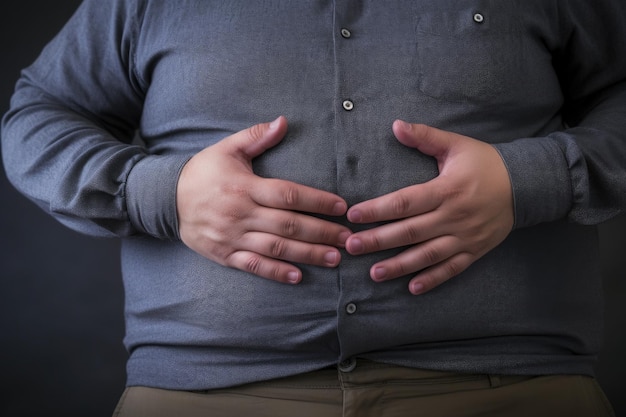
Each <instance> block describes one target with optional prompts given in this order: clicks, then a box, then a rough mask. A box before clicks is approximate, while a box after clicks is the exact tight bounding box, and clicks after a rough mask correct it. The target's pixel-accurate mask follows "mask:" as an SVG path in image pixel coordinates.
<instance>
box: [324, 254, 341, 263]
mask: <svg viewBox="0 0 626 417" xmlns="http://www.w3.org/2000/svg"><path fill="white" fill-rule="evenodd" d="M337 255H338V254H337V252H335V251H330V252H327V253H326V255H324V260H325V261H326V263H327V264H329V265H332V266H334V265H336V264H337Z"/></svg>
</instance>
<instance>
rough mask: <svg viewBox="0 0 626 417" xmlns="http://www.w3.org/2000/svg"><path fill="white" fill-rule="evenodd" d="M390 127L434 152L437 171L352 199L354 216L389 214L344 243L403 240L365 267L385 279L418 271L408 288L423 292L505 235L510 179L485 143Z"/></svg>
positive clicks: (371, 247)
mask: <svg viewBox="0 0 626 417" xmlns="http://www.w3.org/2000/svg"><path fill="white" fill-rule="evenodd" d="M393 132H394V134H395V135H396V138H397V139H398V140H399V141H400V142H401V143H402V144H404V145H406V146H408V147H413V148H416V149H418V150H419V151H421V152H423V153H425V154H427V155H430V156H433V157H435V158H436V160H437V162H438V166H439V176H438V177H437V178H435V179H433V180H431V181H429V182H427V183H425V184H420V185H414V186H411V187H407V188H404V189H401V190H398V191H396V192H393V193H390V194H388V195H385V196H381V197H379V198H376V199H373V200H369V201H365V202H362V203H359V204H357V205H355V206H353V207H351V208H350V210H349V211H348V220H350V221H351V222H353V223H373V222H379V221H393V222H392V223H388V224H386V225H383V226H380V227H376V228H374V229H371V230H367V231H363V232H359V233H355V234H353V235H352V236H350V237H349V238H348V240H347V242H346V249H347V251H348V252H349V253H351V254H353V255H360V254H364V253H371V252H376V251H381V250H385V249H390V248H397V247H401V246H407V245H409V246H410V247H409V248H408V249H406V250H405V251H404V252H402V253H400V254H399V255H397V256H395V257H393V258H390V259H386V260H384V261H381V262H378V263H377V264H375V265H373V266H372V268H371V270H370V275H371V277H372V279H373V280H375V281H385V280H389V279H393V278H398V277H400V276H403V275H407V274H411V273H417V275H416V276H415V277H414V278H413V279H412V280H411V282H410V284H409V290H410V291H411V293H413V294H422V293H424V292H426V291H430V290H431V289H433V288H434V287H436V286H437V285H440V284H442V283H443V282H445V281H447V280H448V279H450V278H452V277H454V276H455V275H458V274H459V273H460V272H462V271H463V270H465V269H466V268H467V267H469V266H470V265H471V264H472V263H473V262H474V261H476V260H477V259H479V258H480V257H482V256H483V255H485V254H486V253H487V252H489V251H490V250H491V249H493V248H494V247H496V246H497V245H498V244H500V243H501V242H502V241H503V240H504V239H505V238H506V237H507V235H508V234H509V233H510V231H511V229H512V227H513V222H514V214H513V197H512V190H511V183H510V180H509V175H508V172H507V169H506V167H505V165H504V162H503V161H502V158H501V157H500V155H499V153H498V152H497V151H496V149H495V148H494V147H493V146H491V145H489V144H487V143H484V142H480V141H478V140H475V139H472V138H469V137H466V136H462V135H458V134H455V133H451V132H445V131H442V130H438V129H435V128H432V127H428V126H425V125H410V124H408V123H405V122H402V121H396V122H395V123H394V125H393Z"/></svg>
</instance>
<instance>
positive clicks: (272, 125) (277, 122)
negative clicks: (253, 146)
mask: <svg viewBox="0 0 626 417" xmlns="http://www.w3.org/2000/svg"><path fill="white" fill-rule="evenodd" d="M280 118H281V116H278V117H277V118H276V120H274V121H273V122H272V123H270V130H276V129H278V126H279V125H280Z"/></svg>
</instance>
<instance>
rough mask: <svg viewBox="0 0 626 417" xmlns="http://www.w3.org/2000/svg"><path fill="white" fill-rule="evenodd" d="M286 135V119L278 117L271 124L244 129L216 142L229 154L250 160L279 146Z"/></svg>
mask: <svg viewBox="0 0 626 417" xmlns="http://www.w3.org/2000/svg"><path fill="white" fill-rule="evenodd" d="M286 133H287V119H286V118H285V117H284V116H279V117H278V118H277V119H276V120H274V121H273V122H271V123H260V124H257V125H254V126H251V127H249V128H247V129H244V130H242V131H240V132H237V133H235V134H234V135H231V136H229V137H227V138H226V139H224V140H222V141H221V142H218V143H217V145H216V146H219V147H226V148H227V150H228V152H229V153H232V154H238V155H241V156H242V157H243V158H244V159H246V160H251V159H253V158H255V157H257V156H259V155H261V154H262V153H263V152H265V151H267V150H268V149H270V148H272V147H274V146H276V145H277V144H279V143H280V142H281V141H282V140H283V138H284V137H285V134H286Z"/></svg>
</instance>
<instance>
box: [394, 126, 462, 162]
mask: <svg viewBox="0 0 626 417" xmlns="http://www.w3.org/2000/svg"><path fill="white" fill-rule="evenodd" d="M393 133H394V135H395V136H396V138H397V139H398V141H400V143H402V144H403V145H405V146H408V147H410V148H416V149H417V150H419V151H420V152H422V153H424V154H426V155H430V156H433V157H435V158H436V159H437V160H442V159H444V158H445V156H446V154H447V153H448V152H449V151H450V149H451V148H452V145H453V144H454V138H455V136H454V134H452V133H450V132H446V131H443V130H440V129H437V128H434V127H431V126H427V125H423V124H410V123H407V122H404V121H402V120H396V121H395V122H394V123H393Z"/></svg>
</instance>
